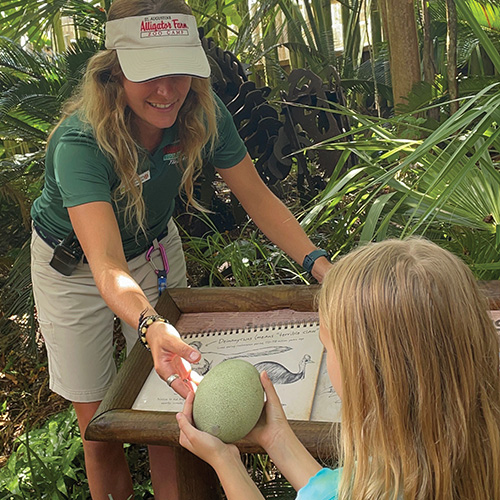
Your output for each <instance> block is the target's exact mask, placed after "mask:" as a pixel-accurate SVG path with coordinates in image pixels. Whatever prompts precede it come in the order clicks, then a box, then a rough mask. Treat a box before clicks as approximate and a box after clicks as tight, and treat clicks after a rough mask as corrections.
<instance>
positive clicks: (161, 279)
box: [146, 243, 169, 295]
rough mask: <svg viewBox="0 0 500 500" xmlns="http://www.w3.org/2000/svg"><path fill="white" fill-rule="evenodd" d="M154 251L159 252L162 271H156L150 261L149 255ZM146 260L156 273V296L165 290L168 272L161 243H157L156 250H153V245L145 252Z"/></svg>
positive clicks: (165, 254)
mask: <svg viewBox="0 0 500 500" xmlns="http://www.w3.org/2000/svg"><path fill="white" fill-rule="evenodd" d="M156 250H158V251H159V252H160V255H161V260H162V262H163V269H158V268H157V267H156V266H155V263H154V262H153V260H152V259H151V254H152V253H153V252H154V251H156ZM146 260H147V261H148V262H149V263H150V264H151V266H152V267H153V269H154V271H155V273H156V276H157V277H158V295H161V294H162V292H164V291H165V290H166V289H167V274H168V271H169V265H168V259H167V252H165V247H164V246H163V245H162V244H161V243H158V248H155V246H154V244H153V245H151V247H150V248H149V250H148V251H147V252H146Z"/></svg>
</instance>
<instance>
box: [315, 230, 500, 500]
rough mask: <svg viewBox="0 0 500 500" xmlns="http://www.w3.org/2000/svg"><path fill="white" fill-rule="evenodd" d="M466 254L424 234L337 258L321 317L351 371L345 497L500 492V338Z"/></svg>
mask: <svg viewBox="0 0 500 500" xmlns="http://www.w3.org/2000/svg"><path fill="white" fill-rule="evenodd" d="M487 309H488V305H487V303H486V301H485V299H484V298H483V296H482V295H481V293H480V291H479V289H478V286H477V283H476V281H475V279H474V277H473V275H472V273H471V272H470V270H469V269H468V268H467V267H466V266H465V264H464V263H463V262H462V261H461V260H460V259H459V258H457V257H455V256H454V255H452V254H451V253H450V252H448V251H446V250H443V249H441V248H439V247H438V246H437V245H435V244H433V243H431V242H429V241H426V240H424V239H416V238H412V239H408V240H406V241H399V240H389V241H385V242H382V243H375V244H370V245H367V246H364V247H362V248H359V249H357V250H356V251H353V252H352V253H350V254H349V255H347V256H345V257H344V258H342V259H340V260H339V261H338V262H337V263H336V264H335V265H334V266H333V268H332V269H331V270H330V271H329V273H328V274H327V276H326V279H325V280H324V283H323V286H322V290H321V293H320V299H319V310H320V318H321V321H322V322H323V325H324V327H325V328H326V330H327V331H328V332H329V333H330V335H331V338H332V341H333V343H332V345H333V348H334V351H335V353H336V354H337V359H338V360H339V366H340V372H341V379H342V390H343V400H342V424H341V447H342V453H341V455H342V457H341V462H342V465H343V466H344V471H343V474H342V480H341V484H340V492H339V493H340V496H339V498H340V499H342V500H347V499H350V500H351V499H363V500H366V499H382V498H383V499H394V500H395V499H396V498H398V495H401V498H405V499H411V500H424V499H425V500H435V499H439V500H452V499H454V500H456V499H464V500H465V499H467V500H474V499H477V500H486V499H488V500H493V499H500V372H499V369H500V367H499V354H500V350H499V349H500V346H499V338H498V335H497V332H496V331H495V328H494V326H493V321H492V319H491V317H490V316H489V314H488V312H487Z"/></svg>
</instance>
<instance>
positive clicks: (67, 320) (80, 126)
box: [32, 0, 330, 500]
mask: <svg viewBox="0 0 500 500" xmlns="http://www.w3.org/2000/svg"><path fill="white" fill-rule="evenodd" d="M106 47H107V50H105V51H102V52H99V53H98V54H96V55H95V56H94V57H92V58H91V60H90V61H89V63H88V67H87V70H86V73H85V76H84V79H83V82H82V85H81V87H80V89H79V91H78V93H77V94H76V95H75V97H73V98H72V99H71V100H70V101H69V102H68V103H67V104H66V106H65V108H64V116H63V119H62V120H61V122H59V124H58V125H57V126H56V128H55V130H54V131H53V132H52V134H51V136H50V137H49V143H48V147H47V155H46V177H45V186H44V189H43V192H42V195H41V196H40V197H39V198H38V199H37V200H36V201H35V203H34V205H33V210H32V218H33V225H34V229H35V230H34V231H33V238H32V277H33V289H34V294H35V301H36V305H37V310H38V316H39V321H40V328H41V331H42V334H43V337H44V339H45V343H46V346H47V352H48V359H49V373H50V387H51V388H52V390H54V391H55V392H57V393H58V394H60V395H62V396H63V397H65V398H67V399H68V400H70V401H71V402H72V403H73V406H74V408H75V410H76V414H77V417H78V423H79V426H80V429H81V432H82V435H83V433H84V430H85V428H86V427H87V424H88V422H89V421H90V419H91V418H92V416H93V415H94V413H95V411H96V409H97V407H98V406H99V403H100V401H101V400H102V398H103V397H104V394H105V393H106V390H107V389H108V388H109V386H110V384H111V381H112V379H113V376H114V374H115V368H114V362H113V356H112V350H113V347H112V331H113V318H114V316H115V315H116V316H117V317H118V318H120V320H121V323H122V330H123V333H124V335H125V338H126V340H127V347H128V349H130V347H131V346H132V345H133V343H134V342H135V341H136V340H137V337H138V335H137V334H138V332H139V340H140V341H141V342H142V343H143V344H144V345H145V346H146V347H147V348H149V349H150V350H151V353H152V356H153V360H154V365H155V369H156V371H157V372H158V374H159V376H160V377H162V378H163V379H164V380H166V381H167V383H169V385H171V387H172V388H173V389H174V390H175V391H177V392H178V393H179V394H180V395H181V396H183V397H185V396H187V394H188V393H189V392H190V391H192V386H191V384H192V383H193V381H192V378H191V369H190V365H189V363H188V362H197V361H198V360H199V358H200V355H199V353H198V352H197V351H196V350H195V349H193V348H192V347H190V346H188V345H186V344H185V343H184V342H182V341H181V340H180V338H179V335H178V333H177V331H176V330H175V328H174V327H173V326H172V325H170V324H168V322H166V321H165V320H164V319H163V318H161V317H159V316H158V315H157V314H156V311H155V309H154V305H155V303H156V301H157V299H158V293H159V288H160V290H161V289H162V287H163V286H164V283H163V282H162V280H163V276H160V277H159V276H157V275H156V273H155V272H154V270H153V267H152V266H150V263H149V262H148V258H147V257H152V259H153V263H154V265H155V266H156V268H158V269H162V270H163V269H165V271H166V270H167V268H168V274H167V276H166V279H167V282H168V286H169V287H175V286H186V276H185V262H184V256H183V253H182V247H181V242H180V238H179V235H178V232H177V229H176V227H175V224H174V223H173V221H172V219H171V216H172V212H173V205H174V198H175V196H176V195H177V194H178V192H179V189H180V188H183V189H184V191H185V192H186V195H187V201H188V203H191V204H192V205H195V206H196V202H195V201H194V200H193V179H194V178H195V177H196V175H197V174H198V172H199V171H200V168H201V164H202V161H203V160H204V159H209V160H210V162H211V163H212V164H213V165H215V166H216V167H217V171H218V172H219V173H220V175H221V177H222V179H223V180H224V181H225V182H226V183H227V185H228V186H229V187H230V189H231V190H232V191H233V193H234V194H235V195H236V196H237V197H238V198H239V200H240V202H241V204H242V205H243V207H244V208H245V210H246V211H247V212H248V214H249V215H250V217H252V218H253V219H254V221H255V223H256V224H257V225H258V226H259V227H260V229H261V230H262V231H263V232H264V233H265V234H266V235H267V236H268V237H269V238H270V239H271V240H272V241H273V242H274V243H276V244H277V245H278V246H279V247H281V248H282V249H283V250H284V251H285V252H287V253H288V254H289V255H290V256H291V257H292V258H294V259H295V260H296V261H297V262H300V263H304V265H305V266H306V268H307V269H308V270H310V271H311V272H312V274H313V276H315V277H316V279H318V280H319V281H321V280H322V277H323V276H324V274H325V272H326V270H327V269H328V268H329V266H330V264H329V262H328V260H327V258H326V257H325V255H324V252H323V251H321V250H318V249H316V248H315V246H314V245H313V244H312V243H311V241H310V240H309V239H308V238H307V236H306V235H305V233H304V232H303V231H302V229H301V228H300V226H299V224H298V223H297V221H296V220H295V219H294V218H293V216H292V215H291V214H290V212H289V211H288V210H287V209H286V208H285V206H284V205H283V204H282V203H281V202H280V201H279V200H278V199H277V198H276V197H274V196H273V195H272V194H271V192H270V191H269V190H268V189H267V187H266V186H265V185H264V184H263V182H262V181H261V179H260V177H259V176H258V174H257V172H256V170H255V168H254V166H253V164H252V162H251V159H250V157H249V156H248V154H247V152H246V150H245V147H244V144H243V142H242V141H241V139H240V138H239V136H238V134H237V131H236V130H235V128H234V125H233V122H232V119H231V116H230V115H229V114H228V112H227V110H226V109H225V107H224V106H223V104H222V103H221V102H220V100H218V99H217V98H216V97H215V96H214V95H213V93H212V91H211V88H210V81H209V79H208V77H209V74H210V68H209V64H208V61H207V58H206V56H205V54H204V52H203V49H202V47H201V43H200V40H199V37H198V33H197V28H196V22H195V19H194V17H193V16H192V15H191V11H190V9H189V7H188V6H187V5H186V4H185V3H184V2H182V1H181V0H146V1H144V0H116V1H115V2H114V3H113V4H112V7H111V9H110V11H109V15H108V22H107V25H106ZM72 230H74V235H75V237H76V240H77V241H78V243H79V245H80V246H81V249H82V251H83V254H84V257H83V258H82V259H79V253H78V248H79V247H78V245H76V244H75V243H74V242H73V243H68V245H69V246H70V248H69V250H66V251H65V250H64V248H63V249H62V248H61V240H63V239H64V238H66V237H67V238H66V239H67V240H68V241H69V240H71V236H72V235H73V233H72ZM75 246H76V249H75ZM157 250H160V251H159V252H158V251H157ZM163 254H165V255H166V260H167V261H168V262H167V261H165V260H164V259H162V258H161V256H162V255H163ZM68 257H69V258H68ZM60 271H63V273H61V272H60ZM160 278H161V279H160ZM84 451H85V462H86V468H87V475H88V478H89V485H90V490H91V493H92V497H93V498H94V499H106V500H107V499H108V498H109V497H108V495H112V496H113V498H114V500H119V499H122V498H123V499H125V498H128V497H129V496H130V495H131V494H132V481H131V478H130V473H129V471H128V467H127V464H126V461H125V457H124V454H123V449H122V447H121V445H119V444H116V443H97V442H89V441H86V440H84ZM150 460H151V474H152V480H153V487H154V490H155V498H156V499H164V498H169V499H174V498H176V490H177V488H176V484H175V481H176V479H175V474H174V473H171V474H165V471H174V470H175V469H174V468H173V460H174V459H173V453H172V451H171V450H169V449H167V448H163V447H155V446H152V447H150Z"/></svg>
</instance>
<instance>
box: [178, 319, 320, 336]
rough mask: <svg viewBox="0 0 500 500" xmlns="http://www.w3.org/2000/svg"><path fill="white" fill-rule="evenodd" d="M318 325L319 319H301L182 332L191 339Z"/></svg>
mask: <svg viewBox="0 0 500 500" xmlns="http://www.w3.org/2000/svg"><path fill="white" fill-rule="evenodd" d="M315 326H319V321H317V320H315V321H303V322H301V323H294V322H292V321H289V322H286V321H285V322H278V323H267V324H264V325H257V326H247V327H241V328H230V329H229V330H211V329H208V330H203V331H201V332H187V333H185V334H183V336H185V337H189V338H192V339H196V338H205V337H215V336H223V335H234V334H239V333H245V334H246V333H261V332H274V331H276V330H286V329H287V328H307V327H315Z"/></svg>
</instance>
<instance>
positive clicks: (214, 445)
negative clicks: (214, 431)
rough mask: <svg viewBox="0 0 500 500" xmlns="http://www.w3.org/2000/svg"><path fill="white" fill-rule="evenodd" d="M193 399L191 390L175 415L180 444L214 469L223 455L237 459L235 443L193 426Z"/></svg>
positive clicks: (238, 454) (237, 453)
mask: <svg viewBox="0 0 500 500" xmlns="http://www.w3.org/2000/svg"><path fill="white" fill-rule="evenodd" d="M193 400H194V393H192V392H191V393H189V394H188V395H187V397H186V401H185V403H184V408H183V410H182V413H178V414H177V415H176V417H177V423H178V424H179V429H180V436H179V443H180V445H181V446H183V447H184V448H186V449H187V450H189V451H190V452H191V453H194V454H195V455H196V456H197V457H199V458H201V459H202V460H205V462H207V463H209V464H210V465H211V466H212V467H213V468H214V469H217V464H218V463H221V462H223V461H224V460H225V458H224V457H229V456H231V457H233V458H234V457H237V458H238V460H239V456H240V452H239V451H238V448H237V447H236V446H235V445H233V444H226V443H223V442H222V441H221V440H220V439H219V438H216V437H214V436H212V435H211V434H208V433H207V432H203V431H200V430H198V429H196V428H195V427H194V425H193Z"/></svg>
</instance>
